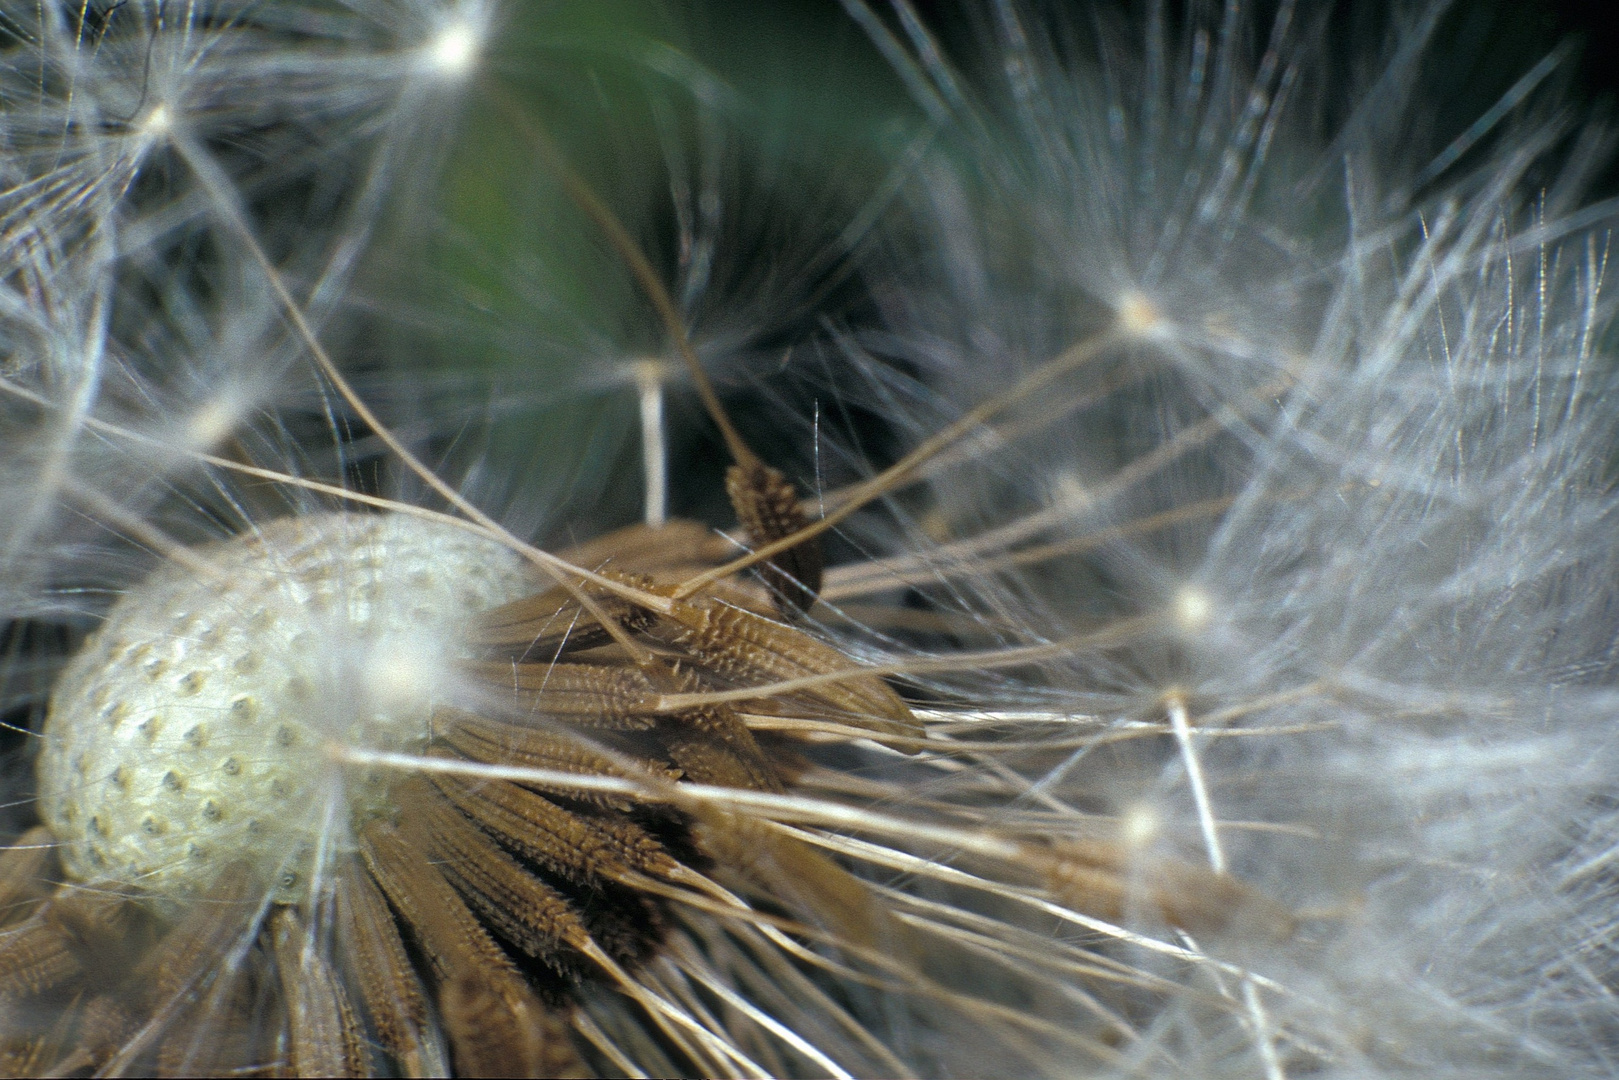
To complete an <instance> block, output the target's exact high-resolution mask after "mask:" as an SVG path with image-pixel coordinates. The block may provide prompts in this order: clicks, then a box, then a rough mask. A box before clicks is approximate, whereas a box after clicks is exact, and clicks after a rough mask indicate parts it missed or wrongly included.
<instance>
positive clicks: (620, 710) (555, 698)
mask: <svg viewBox="0 0 1619 1080" xmlns="http://www.w3.org/2000/svg"><path fill="white" fill-rule="evenodd" d="M467 670H468V671H469V672H470V673H472V674H473V675H476V676H478V677H479V678H481V679H483V680H485V681H486V682H488V683H490V684H491V685H492V686H494V687H498V688H500V689H503V690H506V691H507V692H508V693H509V694H510V695H511V698H512V711H513V713H514V714H516V715H524V714H532V715H538V716H554V717H560V718H566V719H567V720H568V721H570V722H572V723H576V724H579V725H581V726H583V727H591V728H601V729H604V730H612V731H641V730H645V729H646V728H649V727H651V726H652V724H653V723H654V721H655V719H656V717H657V708H658V694H657V691H656V690H654V689H653V687H652V684H651V683H650V682H649V681H648V680H647V677H646V676H645V675H644V674H643V673H642V672H641V671H640V670H639V669H637V668H633V667H608V666H605V665H600V664H511V663H499V662H495V663H471V664H468V665H467Z"/></svg>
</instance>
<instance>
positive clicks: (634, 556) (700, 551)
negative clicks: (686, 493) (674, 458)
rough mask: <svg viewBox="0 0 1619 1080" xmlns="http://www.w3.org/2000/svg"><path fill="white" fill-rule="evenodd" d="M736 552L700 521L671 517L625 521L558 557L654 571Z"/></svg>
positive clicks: (577, 563) (600, 565) (712, 561)
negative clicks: (652, 521)
mask: <svg viewBox="0 0 1619 1080" xmlns="http://www.w3.org/2000/svg"><path fill="white" fill-rule="evenodd" d="M735 555H736V545H735V544H734V543H732V542H731V541H730V540H728V539H727V538H726V537H725V536H723V535H721V534H719V533H717V532H715V531H714V530H713V529H711V528H709V527H708V526H707V525H704V524H703V523H702V522H700V521H688V520H685V519H682V518H672V519H670V520H668V521H666V522H664V523H663V524H662V525H643V524H639V523H637V524H635V525H626V526H624V527H623V528H622V529H614V530H613V531H612V532H610V533H603V534H602V535H601V536H598V537H596V538H595V539H594V540H587V541H585V542H584V543H582V544H576V545H574V546H573V547H570V548H565V549H564V550H562V551H558V552H557V557H558V558H561V559H564V560H566V561H567V562H570V563H572V564H573V565H574V566H582V567H584V568H585V569H587V570H602V569H605V568H616V567H620V566H633V567H635V569H637V570H639V571H642V572H643V573H653V572H656V571H659V570H664V569H668V568H673V567H680V566H682V565H686V564H709V565H713V564H717V563H722V562H724V561H726V560H727V559H730V558H732V557H734V556H735Z"/></svg>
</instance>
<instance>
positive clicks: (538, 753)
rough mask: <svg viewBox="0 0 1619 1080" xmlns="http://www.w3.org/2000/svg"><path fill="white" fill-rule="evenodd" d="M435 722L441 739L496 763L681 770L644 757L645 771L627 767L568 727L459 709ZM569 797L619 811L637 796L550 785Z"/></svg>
mask: <svg viewBox="0 0 1619 1080" xmlns="http://www.w3.org/2000/svg"><path fill="white" fill-rule="evenodd" d="M434 725H435V727H437V728H438V730H439V731H440V732H441V733H442V734H441V736H440V737H441V739H442V741H443V742H444V743H445V744H447V745H448V746H450V747H453V748H454V749H455V751H456V752H457V753H459V754H461V755H463V756H465V757H467V758H470V759H471V760H473V761H478V762H484V763H487V764H497V765H519V766H523V767H525V768H532V769H554V770H556V771H558V772H565V773H573V774H575V775H578V776H617V777H631V776H637V775H639V776H640V777H645V776H646V775H647V774H651V775H652V776H654V777H660V778H662V779H665V780H668V781H670V782H671V783H672V782H673V781H675V780H677V779H679V776H680V774H679V773H678V772H676V771H674V770H672V769H669V768H668V767H666V766H663V765H661V764H659V763H658V762H655V761H651V760H642V761H641V762H640V766H641V768H640V772H639V773H636V772H634V771H632V770H630V769H626V768H624V767H622V766H620V765H619V764H618V762H616V761H614V760H613V759H611V758H609V757H608V756H607V755H606V754H603V753H601V752H599V751H596V750H593V749H591V748H590V747H589V746H588V745H585V744H584V742H583V740H582V739H576V738H572V737H569V736H568V735H567V734H566V733H564V732H557V731H546V730H542V729H538V728H535V727H533V726H531V725H526V724H518V723H513V722H511V721H506V720H495V719H491V718H489V717H484V716H477V715H475V714H472V713H464V712H460V711H457V710H448V709H445V710H440V711H439V712H438V713H437V714H435V716H434ZM533 786H534V787H536V788H541V789H542V790H555V791H557V792H558V793H560V794H563V795H567V796H569V797H570V798H574V799H578V800H580V801H582V802H589V803H593V804H595V805H599V806H606V807H611V808H613V809H616V810H628V809H629V808H630V806H631V805H633V800H632V799H630V798H627V797H625V796H622V795H611V794H604V793H598V792H591V791H583V790H579V789H576V788H563V787H558V788H555V789H548V788H545V787H544V785H540V784H535V785H533Z"/></svg>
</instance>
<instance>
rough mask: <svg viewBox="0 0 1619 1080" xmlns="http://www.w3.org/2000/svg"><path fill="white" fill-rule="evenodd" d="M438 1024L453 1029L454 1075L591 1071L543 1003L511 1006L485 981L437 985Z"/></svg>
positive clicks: (587, 1073) (580, 1073) (576, 1074)
mask: <svg viewBox="0 0 1619 1080" xmlns="http://www.w3.org/2000/svg"><path fill="white" fill-rule="evenodd" d="M439 1012H440V1014H441V1015H442V1016H443V1017H444V1026H445V1027H446V1028H448V1029H449V1030H450V1031H452V1032H454V1033H455V1071H456V1073H457V1075H460V1076H550V1077H559V1078H573V1077H588V1076H591V1075H593V1074H592V1073H591V1072H590V1070H589V1069H587V1068H586V1067H585V1064H584V1062H583V1061H582V1060H581V1059H580V1057H579V1053H578V1051H577V1050H575V1049H574V1047H573V1042H572V1039H571V1038H570V1037H569V1034H568V1028H567V1025H566V1024H565V1023H564V1022H563V1020H562V1018H561V1017H559V1016H557V1015H556V1014H554V1013H551V1012H547V1011H545V1010H543V1009H536V1010H530V1009H527V1008H519V1009H518V1010H516V1011H515V1012H513V1011H512V1009H511V1007H510V1005H509V1003H507V1002H505V1001H503V1000H502V999H501V998H500V997H499V995H498V994H497V993H495V992H494V990H493V989H492V988H491V987H490V985H489V984H488V983H487V982H482V981H480V980H478V979H469V978H461V979H451V980H450V981H448V982H446V983H445V984H444V987H443V989H441V990H440V991H439Z"/></svg>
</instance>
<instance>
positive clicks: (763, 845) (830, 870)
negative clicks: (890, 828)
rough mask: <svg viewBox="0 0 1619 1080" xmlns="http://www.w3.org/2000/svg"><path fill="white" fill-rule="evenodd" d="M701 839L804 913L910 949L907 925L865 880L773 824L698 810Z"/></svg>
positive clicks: (856, 937) (871, 944) (863, 937)
mask: <svg viewBox="0 0 1619 1080" xmlns="http://www.w3.org/2000/svg"><path fill="white" fill-rule="evenodd" d="M699 821H700V827H699V833H698V836H699V839H700V840H701V841H702V844H703V849H704V850H705V851H707V852H709V853H710V854H712V855H713V856H714V857H715V858H716V859H717V860H718V861H720V862H721V863H723V864H725V865H726V866H728V867H730V868H731V869H733V870H736V871H738V872H740V873H742V874H743V875H744V876H745V877H747V878H749V879H750V880H752V881H754V882H756V883H758V884H759V885H761V886H763V887H764V888H765V889H767V890H768V891H769V892H770V894H771V895H772V896H775V897H777V898H779V899H782V900H788V901H794V902H796V906H797V907H798V908H799V909H800V911H801V912H802V914H803V915H804V916H805V917H807V918H810V919H813V920H814V921H816V922H818V923H822V924H824V925H827V926H829V927H830V928H831V929H833V930H835V931H836V932H837V933H838V934H839V935H841V936H842V937H843V938H845V939H846V940H848V941H851V942H853V943H855V944H857V945H862V946H864V947H866V948H871V949H881V950H882V951H884V952H887V953H890V954H893V953H896V952H899V951H901V950H907V949H908V940H907V935H906V933H905V928H904V926H903V925H901V924H900V923H898V922H896V921H895V920H894V919H892V918H891V917H889V915H888V912H887V910H886V909H885V908H884V907H883V906H882V905H881V904H880V903H878V901H877V898H876V897H875V896H874V895H873V894H872V892H871V890H870V889H868V888H867V887H866V884H865V882H863V881H861V880H860V879H859V878H857V877H855V876H854V875H853V874H851V873H849V871H847V870H845V869H844V868H843V867H842V866H839V865H838V864H837V863H836V862H834V861H832V860H831V859H830V858H828V857H827V856H826V855H824V854H822V853H821V852H819V851H816V850H815V849H814V848H812V847H810V846H809V845H808V844H805V843H803V842H801V841H799V840H797V839H795V838H794V837H791V836H787V835H784V834H783V833H781V832H780V831H778V830H777V829H775V828H773V827H772V826H771V825H770V824H769V823H768V822H764V821H759V820H757V819H755V818H750V817H746V816H744V815H741V814H731V813H727V812H725V811H721V810H713V809H706V810H703V811H700V812H699Z"/></svg>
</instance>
